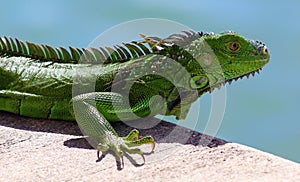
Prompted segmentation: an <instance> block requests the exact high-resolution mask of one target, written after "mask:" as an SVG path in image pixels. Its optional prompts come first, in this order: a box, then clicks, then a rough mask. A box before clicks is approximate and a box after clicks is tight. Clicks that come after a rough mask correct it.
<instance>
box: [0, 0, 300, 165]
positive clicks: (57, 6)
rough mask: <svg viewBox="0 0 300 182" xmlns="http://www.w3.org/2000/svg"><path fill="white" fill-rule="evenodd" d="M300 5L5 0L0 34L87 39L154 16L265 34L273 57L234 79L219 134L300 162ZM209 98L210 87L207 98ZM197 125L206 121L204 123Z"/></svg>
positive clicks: (80, 43)
mask: <svg viewBox="0 0 300 182" xmlns="http://www.w3.org/2000/svg"><path fill="white" fill-rule="evenodd" d="M299 7H300V1H292V0H290V1H271V0H265V1H258V0H252V1H248V2H242V1H238V0H227V1H217V0H210V1H206V2H203V1H202V2H201V1H181V2H178V3H176V2H171V1H158V0H152V1H142V2H141V1H138V0H136V1H126V2H125V1H124V2H123V1H119V2H117V1H108V2H104V1H102V2H101V1H97V0H94V1H88V0H87V1H79V0H72V1H71V0H70V1H59V0H52V1H40V0H28V1H17V0H10V1H4V2H2V3H1V7H0V22H1V23H0V24H1V25H0V26H1V29H0V35H1V36H2V35H9V36H12V37H18V38H20V39H22V40H30V41H32V42H36V43H47V44H49V45H52V46H65V47H66V46H69V45H72V46H74V47H86V46H87V45H88V44H89V43H90V42H91V41H92V40H94V39H95V38H96V37H97V36H98V35H99V34H100V33H102V32H103V31H105V30H107V29H108V28H110V27H112V26H114V25H116V24H119V23H122V22H124V21H129V20H133V19H138V18H149V17H152V18H164V19H169V20H173V21H177V22H179V23H182V24H184V25H186V26H189V27H191V28H192V29H194V30H199V31H200V30H202V31H214V32H221V31H224V30H234V31H236V32H239V33H240V34H242V35H244V36H245V37H248V38H253V39H258V40H262V41H264V42H265V43H266V44H267V46H268V48H269V49H270V51H271V61H270V63H269V64H268V65H267V66H266V67H265V68H264V69H263V71H262V72H261V74H260V75H258V76H256V77H254V78H250V79H244V80H241V81H238V82H235V83H233V84H231V85H229V86H227V90H226V93H227V94H226V98H227V102H226V111H225V115H224V119H223V121H222V125H221V127H220V129H219V131H218V133H217V136H218V137H221V138H224V139H226V140H228V141H233V142H238V143H242V144H245V145H248V146H253V147H255V148H258V149H261V150H264V151H267V152H271V153H273V154H276V155H279V156H282V157H284V158H287V159H290V160H293V161H296V162H300V141H299V140H300V132H299V131H300V117H299V114H300V112H299V108H300V106H299V103H300V102H299V101H300V99H299V93H300V84H299V70H300V60H299V56H298V53H299V42H300V34H299V33H300V24H299V19H300V11H299ZM120 41H122V40H120ZM209 99H210V95H209V94H206V95H205V96H204V97H203V98H201V100H200V102H201V103H206V102H208V100H209ZM201 108H202V107H201ZM201 111H204V112H205V111H206V108H205V107H203V110H201ZM208 111H209V110H208ZM197 130H199V131H202V130H203V126H202V125H201V124H198V125H197Z"/></svg>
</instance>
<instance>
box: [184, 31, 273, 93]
mask: <svg viewBox="0 0 300 182" xmlns="http://www.w3.org/2000/svg"><path fill="white" fill-rule="evenodd" d="M186 50H187V51H188V52H191V54H192V55H193V57H194V59H195V60H194V61H197V62H198V63H200V65H201V68H202V69H193V68H191V67H190V68H189V69H190V70H192V71H191V72H192V74H193V76H192V80H191V86H192V87H193V88H197V89H198V90H199V91H200V92H202V93H203V91H204V90H205V91H206V90H207V89H208V88H211V87H212V88H214V87H218V86H220V85H221V84H224V83H227V82H229V83H230V82H231V81H232V80H237V79H239V78H242V77H244V76H247V77H248V76H249V75H250V74H252V75H254V73H255V72H258V71H259V70H260V69H261V68H262V67H263V66H264V65H266V64H267V63H268V62H269V59H270V54H269V51H268V48H267V47H266V46H265V44H264V43H262V42H260V41H254V40H248V39H245V38H244V37H242V36H240V35H239V34H237V33H234V32H226V33H221V34H216V35H215V34H212V33H211V34H204V35H203V36H202V37H201V38H198V39H196V40H194V41H193V42H192V44H191V46H189V47H187V49H186ZM205 91H204V92H205Z"/></svg>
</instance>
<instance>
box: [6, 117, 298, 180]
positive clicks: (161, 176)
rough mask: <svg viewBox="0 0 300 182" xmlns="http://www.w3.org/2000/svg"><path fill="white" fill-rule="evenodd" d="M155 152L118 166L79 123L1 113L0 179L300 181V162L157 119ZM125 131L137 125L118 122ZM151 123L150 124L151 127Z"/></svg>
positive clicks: (149, 132)
mask: <svg viewBox="0 0 300 182" xmlns="http://www.w3.org/2000/svg"><path fill="white" fill-rule="evenodd" d="M151 123H155V125H156V126H155V127H152V128H150V129H144V130H140V132H141V135H152V136H153V137H154V138H155V139H156V141H157V145H156V150H155V152H154V153H153V154H150V153H149V151H150V146H143V147H142V149H143V150H145V151H146V152H148V153H147V154H146V155H145V157H146V164H145V165H142V166H139V164H140V163H141V162H142V160H141V158H140V156H135V155H134V156H132V157H130V156H128V157H125V167H124V169H122V170H118V169H117V166H116V162H115V159H114V157H113V156H112V155H110V154H108V155H107V156H106V157H105V158H104V159H102V160H101V161H100V162H99V161H98V162H97V157H96V151H95V150H94V149H93V148H92V147H91V146H90V145H89V143H88V142H87V141H86V140H85V139H84V137H82V136H81V132H80V130H79V129H78V127H77V124H76V123H72V122H65V121H50V120H41V119H30V118H26V117H20V116H16V115H12V114H9V113H5V112H0V133H1V135H0V136H1V137H0V167H1V170H0V181H166V180H168V181H300V164H297V163H294V162H291V161H288V160H285V159H282V158H279V157H276V156H274V155H271V154H268V153H265V152H261V151H258V150H255V149H253V148H250V147H246V146H243V145H239V144H235V143H229V142H226V141H224V140H221V139H217V138H211V137H209V136H205V135H202V134H200V133H197V132H193V131H191V130H188V129H185V128H182V127H178V126H176V125H173V124H170V123H167V122H160V121H159V120H156V119H152V122H151ZM131 124H134V123H131ZM114 127H115V128H116V129H117V131H118V133H120V135H125V134H126V133H128V132H129V131H130V130H131V129H132V128H131V127H128V126H127V125H125V124H123V123H117V124H114ZM149 127H150V126H149Z"/></svg>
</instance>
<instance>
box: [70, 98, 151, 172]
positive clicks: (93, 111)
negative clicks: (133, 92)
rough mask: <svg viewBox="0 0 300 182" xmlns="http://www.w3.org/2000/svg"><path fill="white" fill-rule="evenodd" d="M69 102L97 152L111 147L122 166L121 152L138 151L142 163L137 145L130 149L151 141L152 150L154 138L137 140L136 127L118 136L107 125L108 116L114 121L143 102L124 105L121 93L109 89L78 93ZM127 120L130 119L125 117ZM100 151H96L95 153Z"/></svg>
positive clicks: (139, 106) (148, 137)
mask: <svg viewBox="0 0 300 182" xmlns="http://www.w3.org/2000/svg"><path fill="white" fill-rule="evenodd" d="M71 102H72V104H73V112H72V113H73V114H74V115H75V118H76V121H77V123H78V125H79V127H80V128H81V130H82V132H83V133H84V134H86V135H88V136H89V137H90V138H91V139H92V143H96V144H97V150H98V152H97V155H98V158H100V157H99V153H100V152H102V153H106V152H107V151H108V150H111V151H112V152H113V153H114V154H115V157H116V159H117V161H121V164H122V167H124V162H123V156H124V153H129V154H139V155H141V156H142V158H143V161H144V163H145V158H144V155H143V152H142V151H141V150H140V149H138V148H131V147H134V146H140V145H143V144H151V145H152V151H153V150H154V146H155V145H154V139H153V137H151V136H145V137H143V138H141V139H139V132H138V130H136V129H134V130H132V131H131V132H130V133H129V134H128V135H127V136H126V137H119V136H118V134H117V132H116V131H115V130H114V129H113V127H112V126H111V125H110V124H109V122H108V119H111V120H116V119H117V118H118V116H121V118H120V119H122V116H126V115H130V116H133V115H132V114H133V113H132V110H135V109H137V108H138V109H142V110H144V109H145V108H143V107H148V106H147V104H146V105H145V104H143V105H135V106H133V107H132V108H128V105H126V104H125V101H124V98H123V96H122V95H120V94H117V93H112V92H99V93H98V92H93V93H87V94H81V95H78V96H76V97H74V98H73V99H72V100H71ZM125 119H130V118H125ZM99 151H100V152H99Z"/></svg>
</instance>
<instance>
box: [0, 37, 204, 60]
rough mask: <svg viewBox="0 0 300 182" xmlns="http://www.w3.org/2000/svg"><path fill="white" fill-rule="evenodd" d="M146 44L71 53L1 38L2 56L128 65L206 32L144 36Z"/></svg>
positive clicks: (131, 43) (58, 48)
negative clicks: (137, 59) (131, 60)
mask: <svg viewBox="0 0 300 182" xmlns="http://www.w3.org/2000/svg"><path fill="white" fill-rule="evenodd" d="M140 35H141V37H142V38H143V39H144V40H143V41H140V42H138V41H132V42H130V43H123V45H115V46H113V47H109V46H105V47H99V48H94V47H91V48H81V49H80V48H73V47H69V50H67V49H65V48H63V47H56V48H53V47H51V46H49V45H45V44H35V43H32V42H28V41H26V42H23V41H21V40H19V39H17V38H15V39H13V38H11V37H6V36H4V37H2V38H0V55H5V56H23V57H28V58H32V59H35V60H37V61H40V62H48V61H50V62H57V63H75V64H76V63H103V64H109V63H116V62H126V61H129V60H130V59H132V58H138V57H141V56H145V55H148V54H160V53H162V52H163V50H164V49H165V48H167V47H170V46H173V45H178V46H184V45H187V44H189V43H190V42H191V41H193V40H195V39H197V38H199V37H201V36H202V35H203V33H202V32H193V31H182V33H181V34H172V35H170V36H169V37H167V38H159V37H152V36H145V35H143V34H140Z"/></svg>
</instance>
